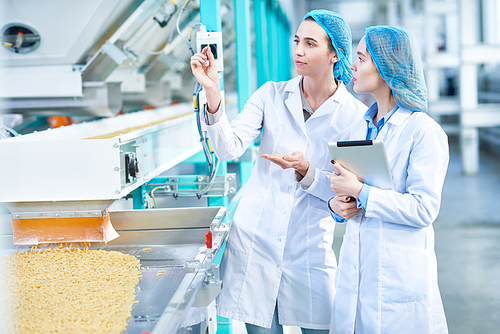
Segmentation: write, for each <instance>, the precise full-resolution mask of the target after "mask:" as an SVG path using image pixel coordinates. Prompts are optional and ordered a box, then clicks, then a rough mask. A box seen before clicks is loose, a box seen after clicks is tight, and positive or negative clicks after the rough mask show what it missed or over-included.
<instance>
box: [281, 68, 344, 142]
mask: <svg viewBox="0 0 500 334" xmlns="http://www.w3.org/2000/svg"><path fill="white" fill-rule="evenodd" d="M300 80H302V76H301V75H298V76H296V77H295V78H293V79H291V80H289V81H288V83H287V84H286V86H285V91H287V92H290V95H289V96H288V98H287V99H286V100H285V104H286V106H287V108H288V110H289V111H290V113H291V114H292V115H293V118H294V119H295V121H296V122H297V124H298V126H299V127H300V128H301V130H302V132H303V133H304V134H306V133H307V132H306V126H305V122H304V113H303V112H302V100H301V97H300V91H299V89H300ZM348 98H349V92H348V91H347V88H346V87H345V85H344V83H343V82H342V81H339V82H338V87H337V91H336V92H335V94H333V96H332V97H330V98H329V99H328V100H327V101H326V102H325V103H328V104H330V103H332V102H333V103H332V105H331V107H328V106H327V105H322V106H321V107H320V108H318V109H317V110H316V111H315V112H314V113H313V114H312V115H311V118H313V117H314V118H317V117H321V116H323V115H325V114H328V113H330V112H333V111H332V109H333V108H334V107H335V108H334V110H337V107H338V106H335V104H336V103H338V104H341V105H344V104H346V103H347V100H348Z"/></svg>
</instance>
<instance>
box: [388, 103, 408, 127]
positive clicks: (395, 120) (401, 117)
mask: <svg viewBox="0 0 500 334" xmlns="http://www.w3.org/2000/svg"><path fill="white" fill-rule="evenodd" d="M412 113H413V111H410V110H408V109H404V108H401V107H399V108H398V110H396V112H395V113H394V114H393V115H392V116H391V118H389V121H388V123H390V124H393V125H396V126H399V125H401V124H403V123H404V121H406V119H407V118H408V117H410V115H411V114H412Z"/></svg>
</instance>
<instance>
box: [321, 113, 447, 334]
mask: <svg viewBox="0 0 500 334" xmlns="http://www.w3.org/2000/svg"><path fill="white" fill-rule="evenodd" d="M366 133H367V124H366V121H365V120H362V121H359V122H358V123H356V124H355V126H354V127H353V129H352V132H351V136H350V139H351V140H355V139H358V140H360V139H366ZM377 139H381V140H383V141H384V144H385V148H386V151H387V156H388V160H389V165H390V168H391V172H392V178H393V181H394V185H395V191H394V190H381V189H379V188H375V187H372V188H371V190H370V194H369V197H368V203H367V208H366V213H365V212H363V213H360V214H358V215H356V216H355V217H354V218H352V219H351V220H349V221H348V222H347V226H346V232H345V236H344V241H343V243H342V248H341V250H340V256H339V267H338V269H337V274H336V278H335V286H336V289H337V294H336V296H335V303H334V307H333V313H332V323H331V329H330V333H342V334H345V333H354V332H355V333H356V334H363V333H370V334H372V333H383V334H391V333H397V334H399V333H405V334H413V333H414V334H425V333H433V334H436V333H439V334H441V333H447V332H448V329H447V325H446V318H445V315H444V310H443V305H442V302H441V295H440V293H439V288H438V282H437V263H436V255H435V253H434V229H433V227H432V223H433V222H434V220H435V219H436V217H437V215H438V212H439V206H440V203H441V190H442V187H443V182H444V179H445V175H446V170H447V167H448V159H449V153H448V140H447V136H446V134H445V133H444V131H443V129H442V128H441V127H440V126H439V124H437V123H436V122H435V121H434V120H432V119H431V118H430V117H429V116H428V115H427V114H425V113H422V112H413V113H412V112H410V111H408V110H406V109H402V108H399V109H398V110H397V111H396V112H395V113H394V114H393V115H392V116H391V118H390V119H389V121H388V123H387V124H386V125H384V127H383V128H382V130H381V131H380V133H379V135H378V137H377Z"/></svg>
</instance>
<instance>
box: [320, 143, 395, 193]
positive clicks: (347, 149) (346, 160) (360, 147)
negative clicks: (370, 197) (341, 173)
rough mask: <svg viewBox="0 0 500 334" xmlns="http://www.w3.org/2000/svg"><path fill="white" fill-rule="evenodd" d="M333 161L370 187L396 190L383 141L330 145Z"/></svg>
mask: <svg viewBox="0 0 500 334" xmlns="http://www.w3.org/2000/svg"><path fill="white" fill-rule="evenodd" d="M328 148H329V150H330V155H331V157H332V159H333V160H335V161H337V162H339V163H340V164H341V165H342V166H344V167H345V168H347V169H348V170H350V171H351V172H353V173H354V174H356V176H357V177H358V179H359V180H360V181H361V182H363V183H366V184H368V185H370V186H375V187H377V188H381V189H394V184H393V182H392V176H391V170H390V169H389V161H388V159H387V154H386V152H385V147H384V142H383V141H381V140H355V141H339V142H332V143H328Z"/></svg>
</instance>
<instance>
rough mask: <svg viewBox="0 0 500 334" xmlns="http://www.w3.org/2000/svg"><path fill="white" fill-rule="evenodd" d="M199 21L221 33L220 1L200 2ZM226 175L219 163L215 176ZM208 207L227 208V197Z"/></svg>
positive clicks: (208, 28) (222, 165)
mask: <svg viewBox="0 0 500 334" xmlns="http://www.w3.org/2000/svg"><path fill="white" fill-rule="evenodd" d="M200 21H201V23H202V24H204V25H205V26H206V27H207V31H221V30H222V23H221V19H220V0H200ZM223 77H224V76H221V82H220V88H221V90H223V89H224V81H223ZM223 174H227V163H226V162H225V161H221V162H220V165H219V171H218V172H217V175H223ZM208 205H209V206H227V205H228V200H227V197H217V198H209V199H208Z"/></svg>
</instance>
